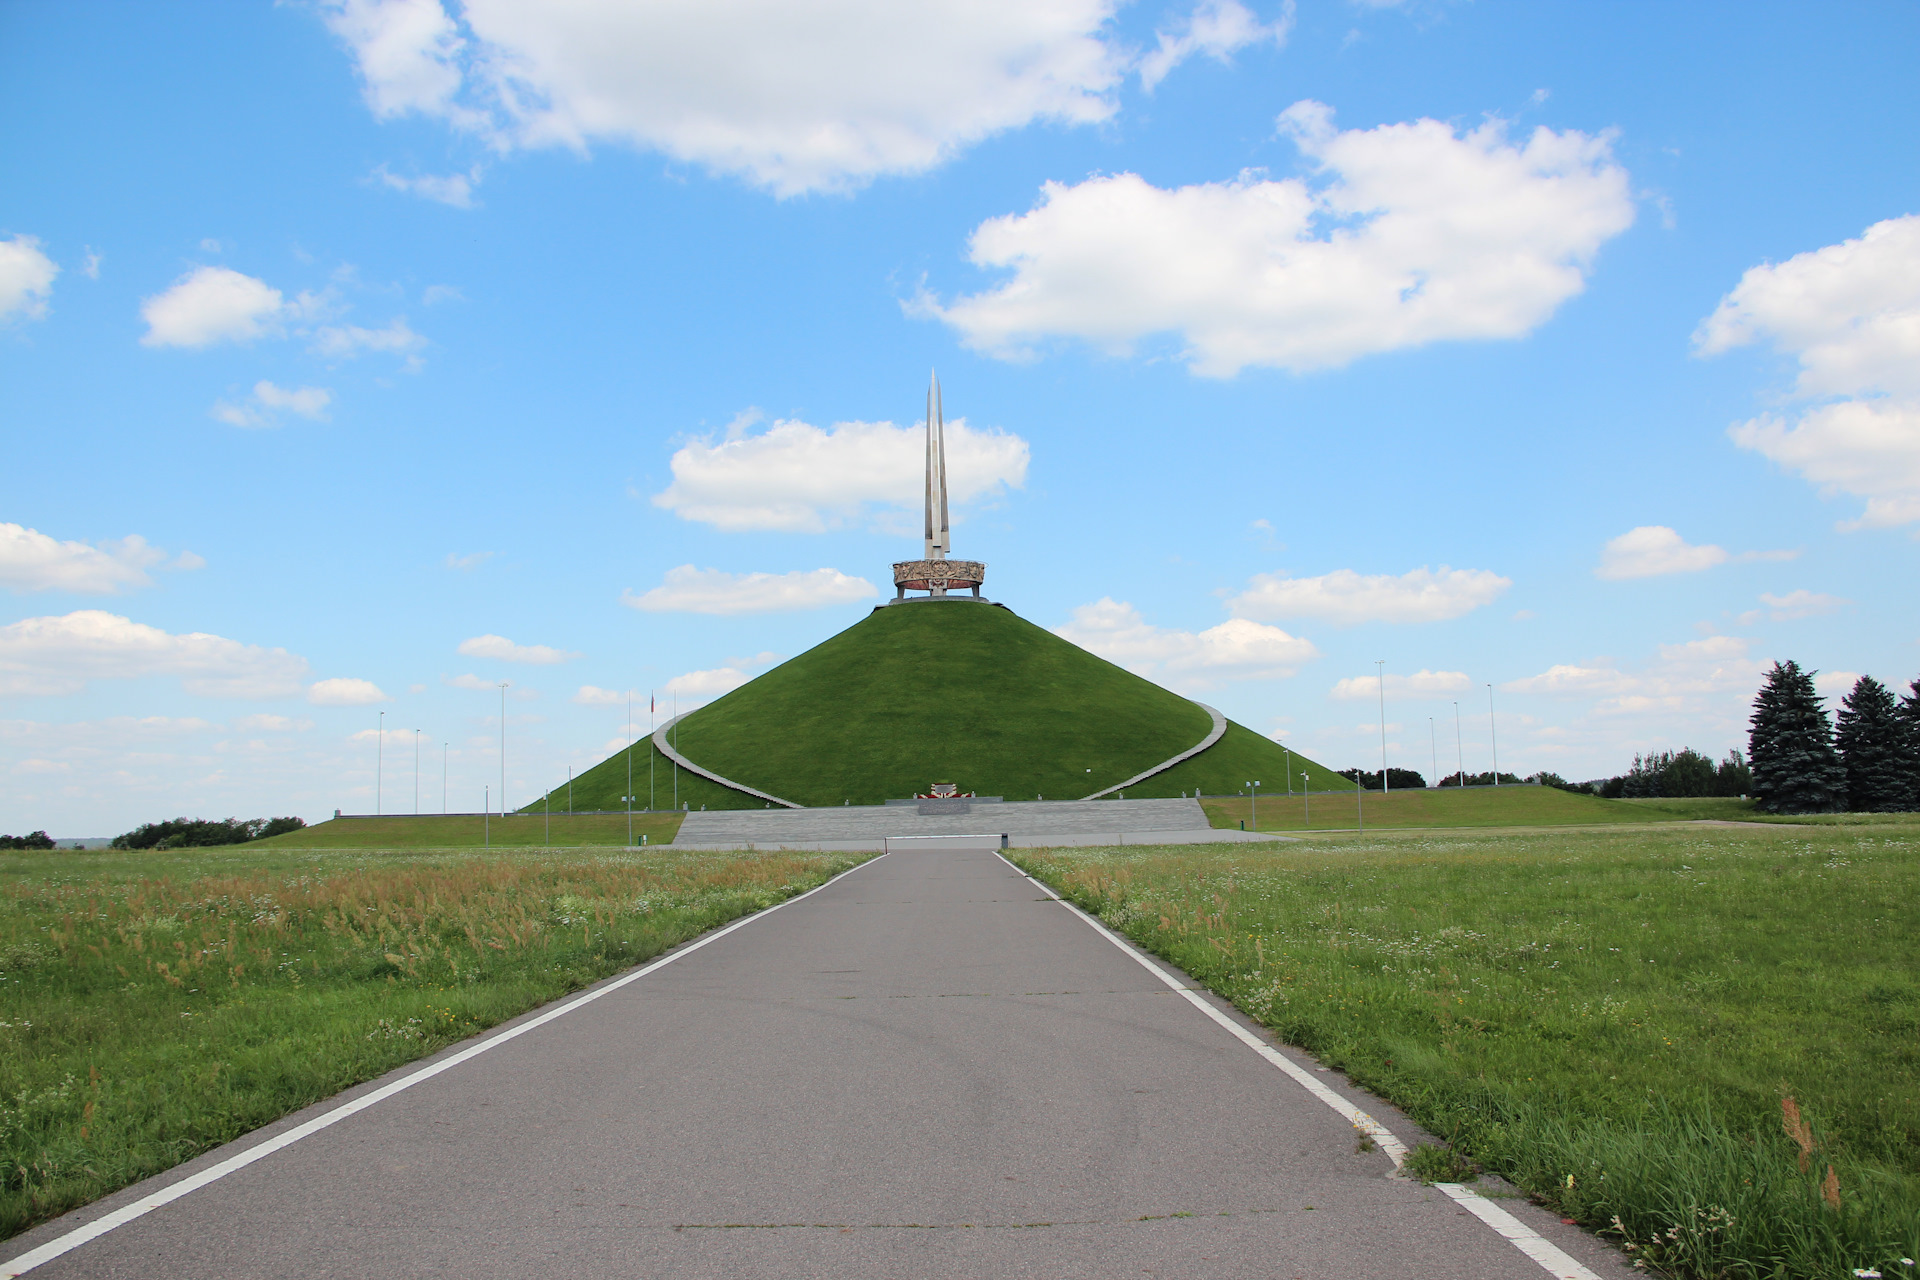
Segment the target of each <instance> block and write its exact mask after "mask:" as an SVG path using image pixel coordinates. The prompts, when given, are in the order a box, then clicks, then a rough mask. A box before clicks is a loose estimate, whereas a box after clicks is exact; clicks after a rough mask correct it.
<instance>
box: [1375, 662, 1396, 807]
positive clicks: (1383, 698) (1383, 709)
mask: <svg viewBox="0 0 1920 1280" xmlns="http://www.w3.org/2000/svg"><path fill="white" fill-rule="evenodd" d="M1373 665H1374V666H1375V667H1377V668H1378V670H1377V671H1376V673H1375V674H1376V675H1378V676H1379V677H1380V794H1381V795H1383V796H1384V795H1385V794H1387V792H1389V791H1391V790H1393V788H1392V787H1391V786H1390V785H1388V783H1387V660H1386V659H1385V658H1375V659H1374V662H1373Z"/></svg>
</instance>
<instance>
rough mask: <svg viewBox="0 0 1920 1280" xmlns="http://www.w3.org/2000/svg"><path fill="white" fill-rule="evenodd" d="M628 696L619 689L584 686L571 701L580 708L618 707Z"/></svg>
mask: <svg viewBox="0 0 1920 1280" xmlns="http://www.w3.org/2000/svg"><path fill="white" fill-rule="evenodd" d="M626 700H627V695H626V694H625V693H623V692H621V691H620V690H618V689H602V688H599V687H598V686H596V685H590V684H583V685H581V686H580V692H578V693H576V694H574V695H573V697H572V698H570V699H569V701H570V702H572V703H573V704H574V705H575V706H580V707H617V706H621V705H623V704H624V703H625V702H626Z"/></svg>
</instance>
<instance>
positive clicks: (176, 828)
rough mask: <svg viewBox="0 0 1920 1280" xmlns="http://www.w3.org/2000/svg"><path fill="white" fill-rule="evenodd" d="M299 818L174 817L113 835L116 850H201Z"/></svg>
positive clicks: (280, 829)
mask: <svg viewBox="0 0 1920 1280" xmlns="http://www.w3.org/2000/svg"><path fill="white" fill-rule="evenodd" d="M306 825H307V824H306V820H305V819H303V818H249V819H247V820H246V821H244V822H242V821H241V820H240V819H238V818H223V819H221V820H220V821H218V822H215V821H212V820H210V819H207V818H175V819H173V820H172V821H171V822H149V823H145V824H144V825H142V826H138V827H135V828H134V829H133V830H131V831H129V832H127V833H126V834H125V835H122V836H115V837H114V841H113V847H114V848H116V849H205V848H210V847H213V846H216V845H223V844H245V843H247V842H248V841H249V840H264V839H265V838H266V837H268V836H277V835H281V834H284V833H285V832H288V831H298V830H300V828H302V827H304V826H306Z"/></svg>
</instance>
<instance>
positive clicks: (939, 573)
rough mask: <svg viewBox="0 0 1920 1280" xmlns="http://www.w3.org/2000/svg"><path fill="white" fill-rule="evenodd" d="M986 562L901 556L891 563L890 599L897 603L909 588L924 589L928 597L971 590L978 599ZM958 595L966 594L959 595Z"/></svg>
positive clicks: (949, 596) (939, 597)
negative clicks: (910, 558)
mask: <svg viewBox="0 0 1920 1280" xmlns="http://www.w3.org/2000/svg"><path fill="white" fill-rule="evenodd" d="M986 580H987V566H986V565H984V564H982V563H981V562H980V561H978V560H902V561H900V562H899V563H897V564H895V565H894V566H893V599H892V600H890V601H888V603H889V604H898V603H900V602H901V601H903V600H905V599H907V592H909V591H924V592H926V593H927V597H928V598H929V599H934V600H938V599H941V598H948V599H951V598H953V597H952V596H951V595H950V594H949V593H951V592H958V591H972V592H973V595H972V597H971V598H972V599H975V600H978V599H980V584H981V583H983V582H985V581H986ZM960 598H962V599H965V598H968V597H960Z"/></svg>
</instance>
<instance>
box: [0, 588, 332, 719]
mask: <svg viewBox="0 0 1920 1280" xmlns="http://www.w3.org/2000/svg"><path fill="white" fill-rule="evenodd" d="M306 673H307V660H306V659H305V658H302V657H299V656H298V655H296V654H291V653H288V652H287V651H286V650H285V649H263V648H261V647H259V646H257V645H249V644H242V643H240V642H239V641H237V640H228V639H225V638H223V637H221V636H216V635H208V634H206V633H205V632H197V631H196V632H192V633H189V634H186V635H172V634H169V633H168V632H165V631H162V630H160V629H159V628H157V627H149V626H146V625H144V624H142V623H138V622H134V621H132V620H131V619H128V618H123V617H121V616H119V615H118V614H112V613H106V612H104V611H102V610H98V609H81V610H78V611H76V612H74V613H70V614H67V615H65V616H64V617H44V618H26V619H23V620H22V621H19V622H15V623H12V624H11V625H8V626H5V627H0V692H7V693H15V694H67V693H78V692H79V691H80V690H82V689H83V688H85V687H86V684H87V682H88V681H89V680H96V679H99V680H104V679H122V680H126V679H137V678H140V677H143V676H178V677H180V679H181V683H182V685H183V687H184V688H185V689H186V691H187V692H188V693H191V694H195V695H199V696H203V697H220V698H282V697H291V696H293V695H295V694H297V693H298V692H299V691H300V682H301V681H302V680H303V679H304V678H305V676H306Z"/></svg>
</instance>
